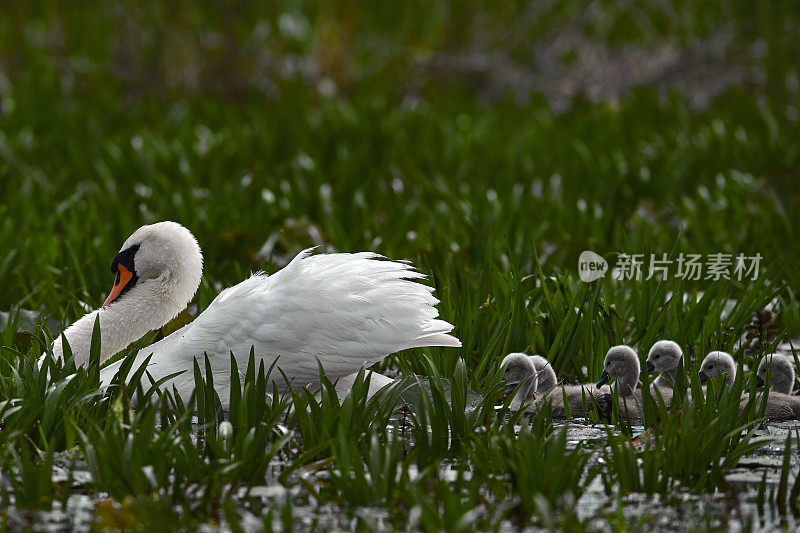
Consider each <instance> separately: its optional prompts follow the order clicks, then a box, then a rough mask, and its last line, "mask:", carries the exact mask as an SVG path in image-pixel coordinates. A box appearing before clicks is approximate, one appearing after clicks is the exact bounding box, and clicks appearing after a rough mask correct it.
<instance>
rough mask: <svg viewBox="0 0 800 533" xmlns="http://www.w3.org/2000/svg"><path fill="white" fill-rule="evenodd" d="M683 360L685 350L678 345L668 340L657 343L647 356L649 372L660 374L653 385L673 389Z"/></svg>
mask: <svg viewBox="0 0 800 533" xmlns="http://www.w3.org/2000/svg"><path fill="white" fill-rule="evenodd" d="M682 358H683V350H681V347H680V346H678V344H677V343H675V342H672V341H666V340H664V341H658V342H657V343H655V344H654V345H653V347H652V348H650V352H649V353H648V354H647V372H648V373H649V372H660V374H659V376H658V377H657V378H656V379H654V380H653V385H655V386H656V387H669V388H672V386H673V385H674V384H675V376H676V374H677V372H678V364H679V363H680V361H681V359H682Z"/></svg>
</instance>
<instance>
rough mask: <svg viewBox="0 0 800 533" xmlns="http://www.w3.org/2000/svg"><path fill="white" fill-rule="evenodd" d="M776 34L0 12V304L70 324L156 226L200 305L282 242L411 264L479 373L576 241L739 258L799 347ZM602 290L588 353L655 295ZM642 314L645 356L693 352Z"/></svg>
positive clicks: (745, 19) (778, 8)
mask: <svg viewBox="0 0 800 533" xmlns="http://www.w3.org/2000/svg"><path fill="white" fill-rule="evenodd" d="M798 29H800V4H798V3H795V2H778V1H776V2H748V1H732V2H730V1H726V2H686V1H668V0H663V1H659V2H643V1H627V2H610V1H598V2H590V3H585V2H575V1H559V2H457V1H435V2H417V1H410V2H370V3H358V2H347V1H336V2H295V1H284V2H271V3H261V2H255V3H245V2H232V1H215V2H208V1H203V2H198V1H190V2H146V3H140V2H125V1H112V2H100V1H84V2H75V3H70V4H64V3H59V2H51V1H28V2H4V3H3V5H2V7H0V112H1V113H2V114H1V115H0V196H1V197H2V200H0V287H2V290H0V310H8V309H10V308H12V307H21V308H31V309H37V310H38V309H45V310H46V311H47V312H48V313H49V314H50V315H52V316H54V317H56V319H57V320H60V321H62V322H63V321H68V320H71V319H72V318H74V317H76V316H77V315H79V314H80V313H81V310H80V309H79V308H78V303H77V302H78V301H81V302H86V303H87V304H88V305H90V306H96V305H98V304H100V303H101V302H102V301H103V298H104V296H105V294H106V291H107V290H108V288H109V287H110V283H111V276H110V273H109V271H108V265H109V264H110V261H111V259H112V258H113V256H114V255H115V253H116V251H117V250H118V247H119V246H120V244H121V243H122V242H123V240H124V239H125V238H126V237H127V236H128V235H129V234H130V233H131V232H132V231H133V230H134V229H135V228H137V227H138V226H140V225H142V224H145V223H150V222H154V221H158V220H163V219H172V220H176V221H179V222H181V223H183V224H184V225H186V226H187V227H189V228H190V229H191V230H192V231H193V232H194V233H195V235H196V236H197V237H198V239H199V241H200V244H201V246H202V248H203V250H204V253H205V257H206V272H205V279H204V285H203V287H201V290H200V292H199V293H198V298H197V302H198V305H199V307H200V308H201V309H202V308H203V307H205V305H207V304H208V302H210V300H211V299H212V298H213V297H214V295H215V294H216V292H217V291H218V290H219V289H220V288H221V287H223V286H226V285H228V284H231V283H234V282H237V281H238V280H240V279H241V278H242V277H243V276H245V275H247V273H248V272H250V271H251V270H256V269H262V268H264V269H267V270H268V271H272V270H274V268H276V267H277V266H281V264H282V263H283V262H284V261H285V259H286V256H287V255H289V254H291V253H293V252H294V251H296V250H298V249H299V248H300V247H304V246H308V245H311V244H326V245H328V248H327V249H329V250H340V251H355V250H362V249H369V250H375V251H377V252H380V253H383V254H386V255H388V256H390V257H394V258H408V259H411V260H413V261H414V262H415V264H417V265H418V266H420V267H421V268H422V269H423V270H425V271H426V272H428V273H431V274H432V280H433V283H434V284H435V285H436V286H437V288H438V289H439V290H438V292H437V294H438V295H439V296H440V297H441V298H443V299H444V300H445V302H444V303H443V304H442V311H443V314H444V315H445V318H447V319H448V320H450V321H452V322H453V323H455V324H456V325H457V326H458V328H460V331H461V335H462V337H466V338H467V339H468V340H469V341H470V342H471V345H465V353H472V354H473V356H474V357H476V359H481V356H482V350H485V349H488V350H494V351H496V352H497V354H499V353H500V352H501V348H508V349H511V348H514V349H524V348H525V347H526V346H530V347H531V348H532V349H534V350H538V351H542V350H544V351H546V350H548V349H549V347H550V346H551V345H553V344H554V338H555V336H556V334H557V332H558V330H559V328H560V326H561V325H563V323H562V322H560V321H561V320H567V321H568V320H569V316H568V315H569V313H568V307H569V305H568V304H569V301H570V299H571V296H569V295H570V294H573V293H574V292H575V291H576V290H577V287H578V286H579V283H578V282H577V281H576V280H577V268H576V265H577V257H578V254H579V253H580V252H581V251H582V250H584V249H591V250H594V251H597V252H599V253H601V254H611V253H613V252H626V253H651V252H652V253H657V254H661V253H670V254H673V255H672V257H675V255H676V254H678V253H680V252H685V253H700V254H710V253H717V252H724V253H732V254H738V253H745V254H748V255H752V254H755V253H760V254H761V255H762V256H763V264H762V266H763V268H764V272H765V274H764V275H765V277H767V279H768V284H771V287H770V289H769V290H770V291H772V290H774V291H775V292H774V293H770V294H769V296H770V297H772V296H775V295H776V294H777V295H778V296H779V297H780V298H781V299H782V302H783V306H782V307H781V313H780V319H781V325H782V327H783V328H784V329H786V330H787V331H788V333H789V334H795V335H796V334H797V333H798V331H799V330H800V318H798V311H797V297H796V294H797V292H798V290H800V269H798V266H797V265H798V264H800V248H798V244H797V232H798V227H800V225H798V215H797V213H798V208H799V207H800V185H798V178H800V122H798V117H799V116H800V98H798V95H799V94H800V65H798V60H797V58H800V40H798V39H797V35H798ZM534 246H535V249H536V251H537V252H538V257H539V259H540V260H541V266H542V269H541V273H542V274H543V275H544V276H553V280H554V282H556V283H559V284H561V285H562V286H563V288H565V289H564V291H563V293H564V295H565V297H564V302H563V305H562V306H561V307H563V309H562V311H563V312H561V313H560V316H554V313H553V308H552V307H547V308H544V307H543V306H544V302H543V301H542V300H541V299H542V297H543V295H542V294H541V293H537V292H536V290H535V287H533V285H535V284H536V283H537V272H538V271H537V266H536V257H535V254H534V253H533V251H534ZM501 280H503V281H501ZM542 282H543V283H547V282H544V281H542V280H539V282H538V283H539V284H538V286H539V289H540V290H541V283H542ZM526 283H529V284H533V285H531V287H526V285H525V284H526ZM604 283H605V285H603V293H602V294H601V296H604V297H605V299H604V301H605V305H607V306H610V307H613V308H615V309H616V311H617V313H618V318H619V322H618V323H617V325H615V326H613V329H612V330H611V332H609V333H608V334H607V335H606V337H604V340H603V343H605V344H610V343H613V338H614V337H617V342H623V341H636V340H640V339H642V338H643V337H642V336H643V335H645V333H644V332H645V331H647V326H648V324H649V323H650V321H651V320H652V318H653V314H652V313H654V312H655V311H654V309H655V310H657V307H658V306H657V305H655V306H650V305H649V304H647V305H644V304H641V302H640V301H639V296H632V297H631V296H629V292H630V291H631V290H636V291H641V292H642V293H643V294H644V293H646V292H647V291H650V290H651V289H652V290H653V291H656V290H657V291H660V292H658V294H663V293H666V290H667V289H669V290H675V287H673V286H671V285H669V284H668V286H667V287H659V288H658V289H656V288H655V286H654V285H643V284H629V285H624V284H616V285H615V284H613V283H611V282H609V281H606V282H604ZM515 284H516V285H515ZM723 284H724V285H725V287H726V288H725V289H724V291H722V292H720V291H717V292H716V293H715V297H717V296H719V297H720V298H722V297H723V296H725V297H731V298H736V299H738V298H740V297H742V295H743V294H745V293H746V292H747V291H748V290H749V287H748V283H739V282H736V281H735V280H734V281H731V282H723ZM710 285H711V282H707V281H700V282H697V283H695V284H689V285H688V287H684V286H681V290H684V289H686V290H689V289H691V290H694V291H705V290H707V289H708V288H709V286H710ZM515 287H516V288H515ZM520 287H521V288H520ZM776 287H777V289H776ZM517 289H519V290H517ZM515 291H516V292H515ZM767 292H769V291H767ZM654 293H655V292H654ZM759 294H762V293H759ZM763 294H766V293H763ZM629 298H633V300H631V301H629V302H627V303H626V301H627V300H626V299H629ZM768 299H769V298H766V300H768ZM752 301H753V302H756V301H758V302H762V301H765V297H761V296H760V297H758V298H756V297H754V298H753V300H752ZM551 304H552V302H549V303H548V305H551ZM492 305H494V309H495V311H492V312H493V313H495V314H492V315H486V314H485V313H487V312H489V311H477V310H478V309H483V310H485V309H487V308H491V307H492ZM552 305H555V304H552ZM659 305H660V304H659ZM752 310H756V309H752ZM748 312H749V311H748ZM481 313H484V314H481ZM746 314H747V313H745V315H746ZM555 315H559V313H555ZM743 316H744V315H743ZM548 320H551V321H552V320H555V321H556V324H555V325H554V326H547V321H548ZM665 320H666V322H664V323H663V324H662V323H659V326H658V327H659V328H660V329H659V331H658V332H657V333H656V332H650V333H647V334H646V335H647V336H648V338H652V335H658V336H661V335H667V336H669V335H672V336H673V337H682V338H681V340H682V341H683V342H684V343H685V344H690V343H694V342H701V344H702V343H703V342H706V341H702V340H700V339H706V338H707V334H706V332H705V330H703V328H702V326H701V327H698V328H695V329H691V328H689V329H688V330H687V329H686V328H685V325H684V323H683V322H681V320H678V319H675V320H673V319H672V318H670V319H665ZM737 320H739V319H737ZM742 320H744V319H743V318H742V319H741V320H739V322H742ZM745 322H746V321H745ZM543 324H544V326H545V327H544V329H543ZM737 326H741V323H738V324H737ZM587 327H589V326H588V325H587ZM597 327H600V326H599V325H598V326H597ZM701 330H702V332H701ZM498 332H501V333H498ZM498 335H501V336H504V337H503V339H504V340H500V341H498V340H497V336H498ZM495 341H497V344H495V343H494V342H495ZM585 342H586V344H585V345H583V344H582V345H580V346H572V345H568V346H564V347H563V350H565V351H572V352H575V353H580V352H581V351H587V350H590V349H591V346H590V343H591V342H592V341H591V340H587V341H585ZM708 342H710V341H708ZM556 344H558V345H559V348H558V349H559V350H562V347H561V346H562V345H561V344H559V343H556ZM487 346H489V348H487ZM601 350H602V351H603V352H604V349H603V344H600V345H598V346H597V347H596V351H598V352H599V351H601ZM450 363H452V361H451V362H450ZM445 366H446V367H451V366H452V365H451V364H448V365H445Z"/></svg>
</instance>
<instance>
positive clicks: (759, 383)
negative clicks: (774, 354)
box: [756, 375, 765, 389]
mask: <svg viewBox="0 0 800 533" xmlns="http://www.w3.org/2000/svg"><path fill="white" fill-rule="evenodd" d="M764 385H765V383H764V380H763V379H761V376H758V375H757V376H756V387H758V388H759V389H760V388H761V387H763V386H764Z"/></svg>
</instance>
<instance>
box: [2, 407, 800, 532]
mask: <svg viewBox="0 0 800 533" xmlns="http://www.w3.org/2000/svg"><path fill="white" fill-rule="evenodd" d="M563 425H565V424H556V426H558V427H561V426H563ZM566 425H567V438H568V447H569V448H572V447H575V446H577V445H578V444H580V443H582V444H584V445H586V446H587V447H589V448H590V449H595V450H597V451H598V452H597V453H596V454H595V456H594V459H593V461H595V462H596V461H598V460H599V451H600V450H602V448H603V446H604V441H605V439H606V431H607V430H606V428H605V427H603V426H600V425H591V424H586V423H583V422H581V421H573V422H571V423H569V424H566ZM798 428H800V422H785V423H768V424H765V425H764V426H763V427H762V428H761V429H758V430H757V431H756V433H757V435H756V438H760V437H772V438H776V440H775V441H773V442H772V443H771V444H768V445H765V446H762V447H761V448H759V449H758V450H756V452H755V453H753V454H751V455H749V456H747V457H744V458H742V459H741V460H740V461H739V463H738V464H737V466H736V467H735V468H733V469H731V470H730V472H729V473H728V474H727V475H726V477H725V479H726V481H728V483H729V487H728V489H727V490H726V491H724V492H721V491H717V492H713V493H704V494H695V493H692V492H689V491H680V490H678V491H674V492H673V493H671V494H669V495H667V496H659V495H644V494H635V493H632V494H627V495H624V496H622V497H621V498H619V499H617V498H616V497H615V496H609V495H608V494H606V491H605V489H604V486H603V483H602V481H601V479H600V477H598V478H595V480H594V481H593V482H592V483H591V484H590V486H589V488H588V490H586V492H585V493H584V494H583V495H582V496H581V497H580V498H579V499H578V500H577V501H576V502H575V512H576V514H577V516H578V518H579V519H580V520H582V521H586V523H588V525H589V526H590V528H591V529H596V530H600V531H607V530H610V525H609V519H614V517H615V516H618V517H619V516H621V517H622V520H624V523H625V524H626V525H627V527H635V528H638V529H643V530H659V531H673V530H684V529H686V528H692V527H702V528H707V527H711V528H726V529H729V530H732V531H739V530H744V529H751V528H752V529H774V528H782V527H783V528H789V529H794V528H797V527H800V523H798V520H797V518H796V517H794V516H792V514H791V513H790V512H788V511H786V512H784V514H781V511H780V509H781V507H780V506H779V505H778V503H777V499H778V497H777V492H778V487H779V485H780V481H781V468H782V465H783V454H784V441H785V439H786V435H787V434H788V433H789V432H792V434H794V432H795V431H797V429H798ZM637 430H638V431H641V430H642V428H635V427H634V435H635V434H636V433H637ZM796 445H797V444H796V443H793V449H794V450H796V449H797V448H796ZM76 459H77V458H76V457H75V455H74V454H73V453H70V452H64V453H60V454H57V455H56V457H55V464H54V468H53V476H52V479H53V481H54V482H58V483H64V482H66V481H68V480H70V479H71V480H72V487H73V493H72V494H71V495H70V496H69V498H68V499H67V500H66V505H64V506H62V504H61V502H59V501H54V502H53V505H52V509H51V510H49V511H28V510H21V509H16V508H14V507H11V508H9V509H8V510H7V520H8V525H9V527H10V529H12V530H13V529H19V528H26V527H32V528H33V529H34V530H37V531H90V530H91V529H92V521H93V519H94V517H95V515H96V511H97V508H98V505H99V504H101V502H103V503H102V505H109V503H107V502H108V496H107V495H106V494H104V493H92V492H89V491H88V490H87V489H88V488H89V487H90V486H91V482H92V475H91V473H90V472H89V469H88V467H87V466H86V464H85V463H83V462H81V461H80V460H76ZM72 466H74V468H71V467H72ZM288 466H289V463H288V462H287V461H286V460H285V459H282V458H280V457H279V458H276V459H275V460H274V461H273V463H272V468H271V470H270V472H269V473H268V475H267V476H266V478H265V483H264V485H260V486H256V487H253V488H251V489H250V490H245V489H244V488H241V489H238V490H234V491H233V494H234V495H235V496H234V498H235V500H236V501H237V502H238V503H239V504H240V512H241V516H242V522H241V524H240V525H241V527H243V528H244V529H245V530H246V531H259V530H261V529H262V528H263V520H262V517H261V516H257V514H261V513H259V511H264V512H265V510H266V509H269V508H274V509H275V510H276V511H277V510H278V509H279V508H280V507H281V506H283V505H284V504H285V502H286V501H287V498H288V499H289V500H291V502H292V515H293V517H294V519H295V520H296V525H298V526H299V527H301V528H308V527H311V525H312V524H313V523H317V525H318V526H321V527H324V528H334V529H352V528H354V527H355V521H360V522H361V524H369V525H370V527H371V528H373V529H378V530H381V529H385V528H386V526H387V519H388V517H389V510H387V509H382V508H359V509H356V510H353V511H351V512H346V511H344V510H343V509H342V508H340V507H338V506H336V505H334V504H330V503H328V504H324V505H320V504H318V503H316V502H315V500H314V499H313V498H310V497H309V496H308V494H307V493H304V489H301V488H300V486H299V485H298V483H297V481H298V480H299V478H302V479H303V481H304V482H306V483H310V484H311V485H312V486H313V485H316V484H318V483H324V482H325V479H326V478H327V476H328V472H327V470H326V469H325V468H324V465H314V464H311V465H308V466H307V467H304V468H301V469H299V470H297V471H295V472H293V473H292V474H291V479H290V482H291V485H292V486H291V487H290V488H286V487H284V486H283V485H281V484H280V483H279V481H278V479H279V476H280V474H281V473H282V472H283V471H284V470H285V469H286V468H287V467H288ZM441 468H442V473H441V478H442V479H443V480H448V481H453V480H455V478H456V476H457V475H458V473H457V472H456V470H454V469H451V468H450V466H448V465H443V466H442V467H441ZM410 473H411V474H412V477H413V474H414V472H410ZM799 474H800V462H799V461H798V456H797V453H796V452H793V454H792V456H791V467H790V472H789V477H788V479H789V489H791V486H792V485H793V484H794V480H795V478H796V477H797V476H798V475H799ZM467 475H468V473H467ZM762 483H764V484H765V485H764V486H765V489H766V490H765V491H764V495H763V502H762V503H759V489H760V487H761V486H762ZM110 505H111V506H112V507H113V508H116V509H119V508H120V504H119V503H117V502H113V503H111V504H110ZM618 513H619V514H618ZM276 514H277V512H276ZM220 519H221V520H220V524H219V525H215V526H213V527H211V526H209V527H210V528H211V529H219V530H228V529H229V528H228V527H227V525H226V524H225V522H224V520H223V519H222V517H220ZM276 525H277V524H276ZM515 528H516V525H514V524H511V523H503V524H501V527H500V529H501V530H507V531H510V530H514V529H515Z"/></svg>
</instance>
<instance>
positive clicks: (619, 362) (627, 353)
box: [597, 344, 641, 396]
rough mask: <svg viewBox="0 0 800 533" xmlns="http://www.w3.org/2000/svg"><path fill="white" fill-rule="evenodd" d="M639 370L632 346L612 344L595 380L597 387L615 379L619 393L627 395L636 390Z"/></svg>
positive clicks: (637, 359)
mask: <svg viewBox="0 0 800 533" xmlns="http://www.w3.org/2000/svg"><path fill="white" fill-rule="evenodd" d="M640 370H641V367H640V365H639V358H638V357H637V356H636V352H634V351H633V348H631V347H630V346H626V345H624V344H621V345H619V346H612V347H611V348H610V349H609V350H608V353H606V358H605V361H603V374H602V375H601V376H600V381H598V382H597V388H598V389H599V388H600V387H602V386H603V385H605V384H606V383H608V382H609V381H613V380H616V381H617V386H618V387H619V391H620V395H622V396H628V395H630V394H632V393H633V391H634V390H636V383H637V382H638V381H639V372H640Z"/></svg>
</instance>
